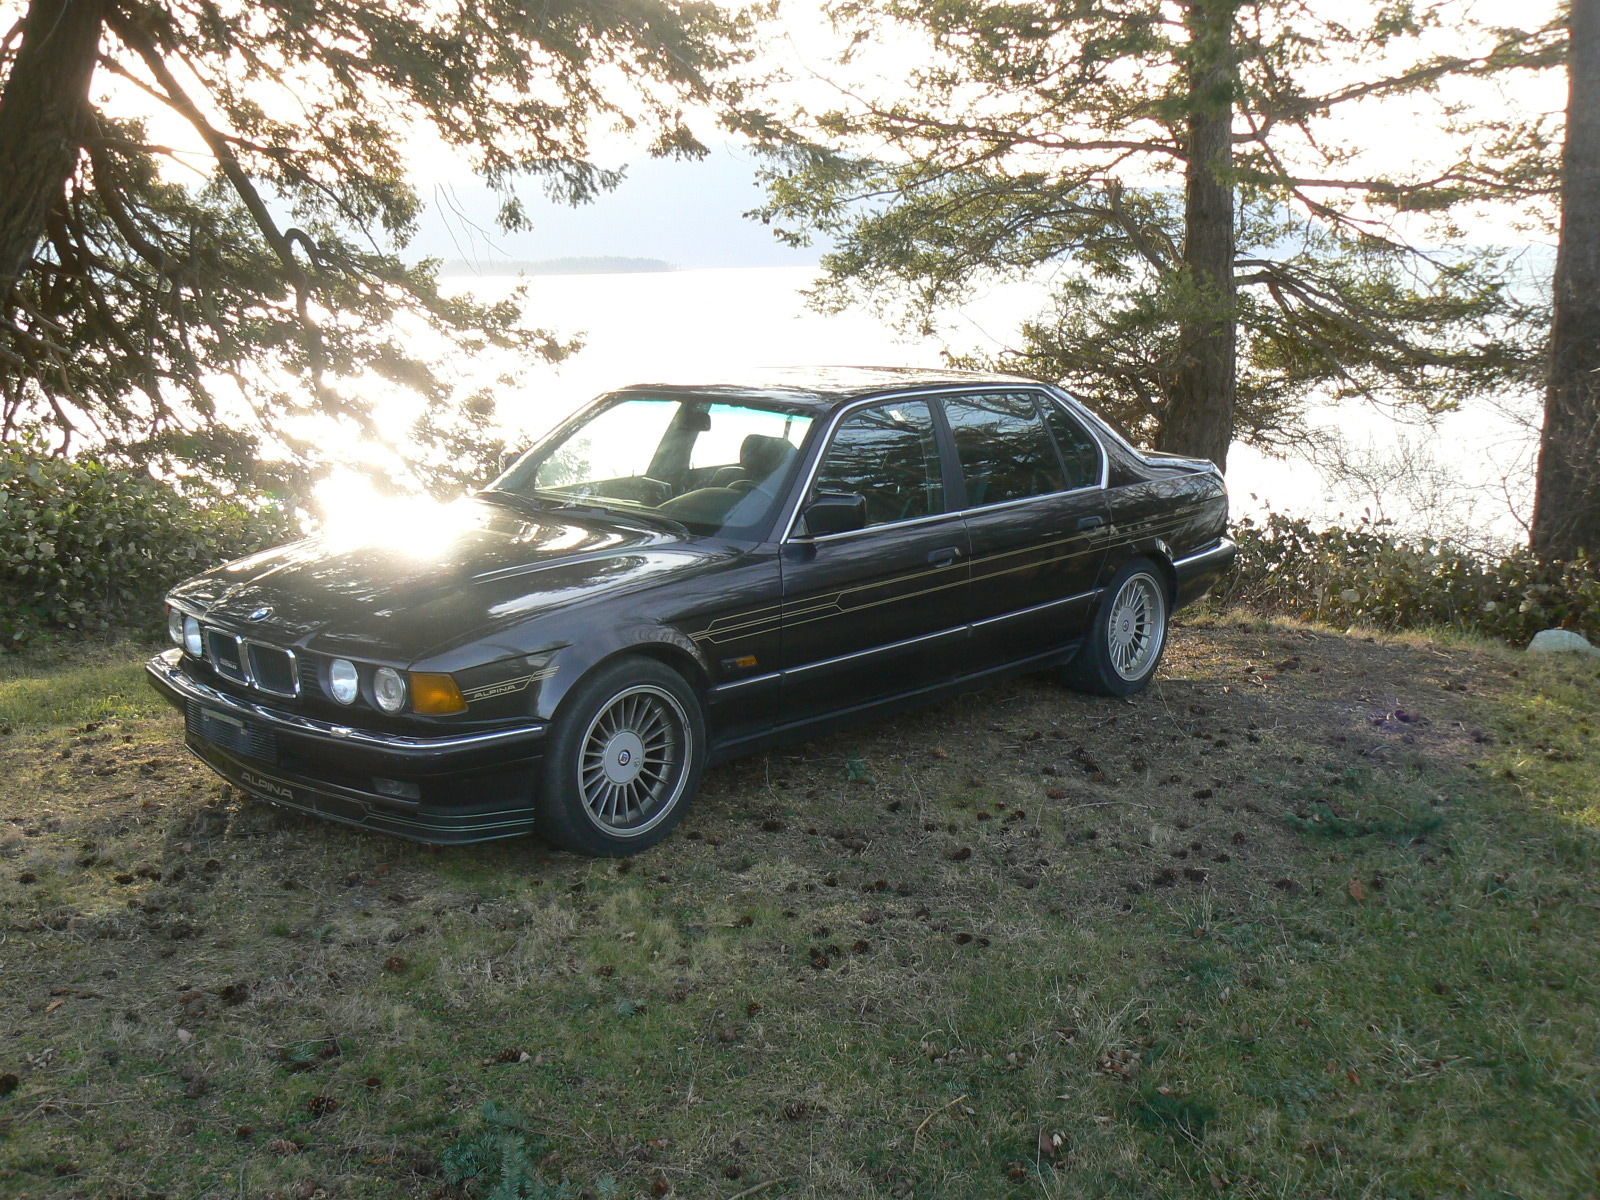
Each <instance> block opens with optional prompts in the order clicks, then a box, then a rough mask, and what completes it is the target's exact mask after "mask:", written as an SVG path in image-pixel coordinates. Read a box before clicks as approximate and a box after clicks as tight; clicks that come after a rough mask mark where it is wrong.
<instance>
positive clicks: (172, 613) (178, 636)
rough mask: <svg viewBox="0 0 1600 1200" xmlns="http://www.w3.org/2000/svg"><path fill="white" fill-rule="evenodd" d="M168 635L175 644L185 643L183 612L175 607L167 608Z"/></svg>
mask: <svg viewBox="0 0 1600 1200" xmlns="http://www.w3.org/2000/svg"><path fill="white" fill-rule="evenodd" d="M167 636H168V637H169V638H171V639H172V644H173V645H174V646H181V645H183V614H182V613H181V612H179V611H178V610H177V609H175V608H169V609H167Z"/></svg>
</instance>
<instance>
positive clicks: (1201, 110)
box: [1157, 0, 1239, 467]
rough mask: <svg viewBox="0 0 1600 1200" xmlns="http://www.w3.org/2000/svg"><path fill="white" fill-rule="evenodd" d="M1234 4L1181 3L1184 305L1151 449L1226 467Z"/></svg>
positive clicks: (1232, 340) (1215, 0)
mask: <svg viewBox="0 0 1600 1200" xmlns="http://www.w3.org/2000/svg"><path fill="white" fill-rule="evenodd" d="M1238 8H1239V0H1190V2H1189V4H1188V7H1187V10H1186V11H1185V13H1184V25H1185V27H1186V28H1187V29H1188V31H1189V56H1188V62H1187V64H1186V67H1185V79H1186V84H1187V88H1188V96H1189V116H1188V137H1187V155H1188V166H1187V168H1186V170H1185V173H1184V206H1183V208H1184V212H1183V216H1184V238H1183V266H1184V274H1185V277H1186V280H1187V282H1188V284H1189V287H1190V294H1189V295H1188V296H1186V297H1185V303H1186V304H1188V305H1190V306H1192V307H1191V308H1190V309H1189V310H1188V312H1189V315H1186V316H1185V318H1184V320H1183V321H1182V322H1181V324H1180V325H1179V328H1178V343H1179V347H1180V350H1179V353H1180V358H1179V362H1178V370H1177V375H1176V378H1175V379H1174V381H1173V386H1172V392H1171V395H1170V396H1169V397H1168V400H1167V411H1166V413H1165V415H1164V416H1163V418H1162V422H1161V433H1160V436H1159V437H1158V438H1157V445H1158V447H1159V448H1160V449H1162V450H1170V451H1173V452H1174V453H1177V454H1192V455H1195V456H1196V457H1199V458H1209V459H1210V460H1211V461H1212V462H1214V463H1216V464H1217V466H1219V467H1226V466H1227V460H1228V443H1229V442H1230V441H1232V440H1233V399H1234V369H1235V359H1236V354H1237V351H1236V341H1237V332H1236V329H1235V325H1234V299H1235V289H1234V282H1233V251H1234V245H1233V102H1234V94H1235V91H1236V87H1235V82H1236V80H1235V67H1234V61H1233V24H1234V14H1235V13H1236V12H1237V11H1238Z"/></svg>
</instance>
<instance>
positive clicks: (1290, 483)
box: [452, 267, 1537, 543]
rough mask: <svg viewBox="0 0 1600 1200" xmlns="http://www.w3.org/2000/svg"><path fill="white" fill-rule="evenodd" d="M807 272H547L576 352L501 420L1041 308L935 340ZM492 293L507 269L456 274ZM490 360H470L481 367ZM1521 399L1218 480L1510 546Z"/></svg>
mask: <svg viewBox="0 0 1600 1200" xmlns="http://www.w3.org/2000/svg"><path fill="white" fill-rule="evenodd" d="M813 275H814V272H813V269H812V268H809V267H745V268H726V269H718V270H695V271H672V272H661V273H647V274H618V275H572V276H544V277H540V278H535V279H533V280H531V281H530V285H529V292H530V295H529V300H528V306H527V310H528V313H529V316H530V318H531V320H532V321H533V322H534V323H536V324H539V325H541V326H545V327H548V328H551V329H554V330H557V331H559V332H561V333H563V334H573V333H579V332H581V333H583V334H584V337H585V343H586V344H585V348H584V349H583V350H582V351H580V352H579V353H578V354H577V355H576V356H574V357H573V358H571V359H569V360H568V361H567V362H566V363H564V364H562V365H561V366H559V367H556V368H549V367H545V368H538V369H535V370H531V371H529V372H528V373H527V375H526V379H525V383H524V388H525V390H524V391H523V392H522V394H520V395H511V394H506V393H504V392H502V398H501V402H500V416H501V419H502V420H503V421H504V422H505V424H506V425H507V426H508V427H510V428H513V429H516V430H518V431H519V432H520V433H522V434H524V435H526V436H533V435H535V434H537V433H539V432H541V431H542V430H543V429H545V428H547V427H549V426H550V425H551V424H553V423H554V422H556V421H557V420H559V419H560V418H561V417H563V416H565V415H566V414H567V413H568V412H570V411H571V410H573V409H574V408H576V407H578V405H580V404H582V403H583V402H584V401H585V400H587V399H589V398H590V397H592V396H594V395H595V394H596V393H598V392H601V391H604V390H606V389H607V388H610V387H616V386H619V385H622V384H627V383H638V382H648V381H656V380H670V379H675V378H685V377H692V376H694V375H696V374H699V375H702V376H704V375H714V376H723V377H726V376H729V375H735V374H737V373H738V372H739V371H740V369H741V368H751V367H760V366H776V365H805V364H830V363H832V364H859V365H875V366H939V365H941V363H942V358H941V355H942V353H943V352H944V351H946V350H951V351H954V352H963V351H969V350H973V349H977V350H993V349H997V348H999V347H1000V346H1001V345H1002V342H1003V338H1004V335H1005V334H1006V333H1007V332H1008V331H1010V330H1012V329H1015V328H1016V327H1017V325H1018V323H1019V322H1020V321H1021V320H1022V319H1023V318H1025V317H1027V316H1029V315H1032V314H1033V313H1034V312H1036V311H1037V310H1038V308H1039V306H1040V300H1041V297H1042V294H1043V293H1042V289H1040V288H1037V287H1035V286H1033V285H1025V284H1016V285H1007V286H1004V287H999V288H996V289H994V290H992V291H990V292H988V293H986V294H984V295H982V296H979V297H977V298H976V299H975V300H974V302H973V303H971V304H970V305H969V306H968V307H967V308H966V309H965V310H964V311H962V312H961V313H958V314H956V315H954V316H952V317H949V318H948V319H946V320H945V322H944V324H943V326H942V327H941V328H940V329H939V330H938V331H937V333H936V334H935V335H934V336H931V337H925V338H921V337H909V336H907V335H904V334H901V333H897V332H896V331H895V330H893V329H892V328H890V327H889V326H887V325H885V324H884V323H882V322H880V321H879V320H877V319H875V318H874V317H873V316H872V315H870V314H868V313H865V312H862V311H859V310H854V309H852V310H851V311H849V312H846V313H842V314H838V315H822V314H819V313H816V312H813V311H811V310H810V309H809V308H807V307H806V304H805V299H804V296H803V294H802V293H803V292H804V290H805V289H806V288H807V287H808V286H809V285H810V284H811V282H812V279H813ZM452 282H453V283H455V284H456V285H457V286H461V287H464V288H468V289H470V290H472V291H474V292H478V293H479V294H481V295H484V296H490V295H501V294H504V292H505V291H506V290H507V289H508V288H509V287H510V286H511V285H512V282H513V281H511V280H508V279H506V278H505V277H503V276H502V277H496V276H481V277H458V278H456V279H454V280H453V281H452ZM499 365H500V364H494V363H483V364H479V367H480V370H481V371H482V372H483V373H485V374H486V375H488V374H492V371H493V370H494V369H497V368H498V366H499ZM1531 411H1532V406H1531V405H1529V404H1527V403H1525V402H1524V403H1522V404H1517V403H1510V402H1502V403H1501V404H1500V405H1482V406H1479V407H1477V408H1475V409H1474V410H1473V411H1472V412H1469V413H1460V414H1453V415H1451V416H1450V417H1448V418H1445V419H1443V420H1441V421H1439V422H1436V423H1434V424H1431V425H1428V424H1415V423H1410V422H1406V421H1402V420H1397V419H1395V418H1394V417H1393V416H1392V415H1391V414H1388V413H1385V412H1382V411H1378V410H1375V409H1373V408H1371V407H1369V406H1366V405H1348V406H1343V407H1337V408H1336V407H1333V406H1326V407H1324V408H1322V409H1320V410H1318V411H1317V412H1315V413H1313V414H1312V425H1313V427H1314V432H1315V438H1314V439H1313V440H1312V441H1308V442H1307V443H1306V444H1305V445H1303V446H1301V447H1299V448H1297V450H1296V451H1295V452H1294V453H1291V454H1290V455H1289V456H1287V457H1284V458H1271V457H1268V456H1266V455H1263V454H1261V453H1259V452H1257V451H1254V450H1251V449H1250V448H1249V447H1246V446H1235V447H1234V448H1233V450H1232V451H1231V453H1230V458H1229V471H1228V478H1229V487H1230V490H1231V491H1232V493H1233V496H1234V504H1235V509H1236V511H1238V512H1239V513H1258V512H1259V511H1261V510H1262V509H1263V508H1268V507H1270V508H1272V509H1274V510H1277V511H1281V512H1288V513H1294V514H1298V515H1304V516H1309V517H1312V518H1317V519H1330V520H1331V519H1335V518H1337V517H1339V516H1340V515H1341V514H1342V515H1343V517H1344V518H1345V519H1346V520H1349V519H1353V518H1358V517H1359V516H1360V515H1361V514H1363V513H1367V514H1369V515H1371V516H1374V517H1385V518H1389V519H1392V520H1394V521H1395V522H1396V523H1397V524H1398V525H1399V526H1401V527H1402V528H1404V529H1406V530H1407V531H1408V532H1413V533H1433V534H1435V535H1448V536H1453V537H1458V538H1465V539H1468V540H1470V541H1472V542H1477V543H1482V542H1488V541H1501V542H1508V541H1509V542H1514V541H1518V540H1521V538H1522V536H1523V531H1522V528H1521V526H1520V524H1519V523H1518V520H1517V514H1519V513H1520V514H1522V515H1523V516H1526V514H1527V513H1528V511H1529V510H1530V507H1531V506H1530V504H1529V503H1528V497H1529V495H1530V494H1531V492H1530V480H1531V472H1532V465H1533V453H1534V450H1535V447H1536V444H1537V429H1536V427H1532V426H1530V424H1529V420H1528V414H1529V413H1530V412H1531Z"/></svg>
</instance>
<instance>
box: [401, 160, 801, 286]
mask: <svg viewBox="0 0 1600 1200" xmlns="http://www.w3.org/2000/svg"><path fill="white" fill-rule="evenodd" d="M757 165H758V164H757V162H756V159H755V157H754V155H752V154H751V152H750V151H749V150H748V149H745V148H743V147H739V146H729V145H722V146H718V147H717V148H715V149H714V150H713V151H712V153H711V155H710V156H709V157H708V158H705V159H703V160H701V161H699V162H679V161H675V160H666V159H651V158H647V157H641V159H640V160H639V161H634V162H631V163H629V164H628V167H627V176H626V177H625V178H624V180H623V182H622V183H621V185H620V186H618V187H617V188H616V189H615V190H614V191H611V192H607V193H604V194H602V195H601V196H600V197H599V198H598V199H596V200H595V201H594V202H593V203H590V204H585V205H580V206H579V207H577V208H573V207H569V206H567V205H565V204H557V203H554V202H552V201H549V200H545V199H544V198H543V197H542V196H539V195H538V194H537V193H534V194H533V195H532V196H530V202H529V205H528V207H529V211H530V213H531V215H532V217H533V224H534V228H533V229H532V230H530V231H528V232H523V233H506V232H504V231H503V230H500V229H498V228H496V226H495V219H494V217H495V209H496V207H497V203H496V201H495V198H494V196H493V195H492V193H490V191H489V190H488V189H487V188H486V187H484V186H483V185H482V184H480V183H478V182H477V181H476V180H472V179H471V177H470V176H467V177H465V178H466V179H467V180H468V182H465V183H463V182H461V179H462V178H463V177H462V176H459V175H458V176H455V177H454V179H453V180H452V179H446V178H435V179H428V178H420V179H419V180H418V187H419V189H420V191H421V193H422V195H423V198H424V199H425V200H426V202H427V205H428V208H427V211H426V213H425V214H424V215H423V218H422V221H421V223H420V226H419V228H418V231H417V236H416V237H415V239H414V240H413V241H412V243H411V245H410V246H409V247H407V253H408V255H412V256H415V257H419V258H439V259H443V260H445V261H446V262H450V261H452V260H464V261H465V262H466V263H467V264H469V265H471V266H477V267H480V268H484V269H492V268H493V266H494V265H495V263H496V262H497V261H504V260H507V259H521V260H534V261H537V260H542V259H552V258H573V257H590V256H618V257H628V258H652V259H659V260H662V261H664V262H667V263H670V264H671V265H672V266H675V267H680V268H699V267H782V266H797V265H803V264H810V263H815V262H816V261H817V258H818V253H819V251H818V250H817V248H815V247H807V248H800V249H795V248H791V247H787V246H784V245H782V244H781V243H779V242H778V241H777V239H775V238H774V237H773V236H772V232H771V230H769V229H767V228H766V227H765V226H763V225H761V224H759V223H758V222H755V221H751V220H746V219H745V217H744V214H745V213H746V212H747V211H749V210H750V209H752V208H754V207H756V205H758V204H760V203H761V199H762V192H761V189H760V187H759V186H758V185H757V183H756V180H755V173H756V169H757Z"/></svg>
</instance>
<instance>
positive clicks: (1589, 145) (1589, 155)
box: [1533, 0, 1600, 559]
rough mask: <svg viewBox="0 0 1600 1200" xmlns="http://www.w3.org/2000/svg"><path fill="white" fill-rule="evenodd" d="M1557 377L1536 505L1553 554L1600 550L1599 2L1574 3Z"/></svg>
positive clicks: (1543, 547)
mask: <svg viewBox="0 0 1600 1200" xmlns="http://www.w3.org/2000/svg"><path fill="white" fill-rule="evenodd" d="M1569 28H1570V30H1571V34H1572V41H1571V49H1570V50H1569V52H1568V58H1567V63H1568V66H1567V70H1568V73H1569V78H1568V85H1567V86H1568V91H1567V144H1566V148H1565V149H1564V151H1563V152H1562V156H1561V244H1560V248H1559V249H1558V250H1557V251H1556V276H1555V321H1554V324H1553V325H1552V327H1551V330H1550V378H1549V382H1548V384H1547V387H1546V391H1545V401H1544V434H1543V436H1542V437H1541V438H1540V441H1539V479H1538V485H1537V489H1536V493H1535V497H1534V506H1533V549H1534V553H1536V554H1538V555H1539V556H1540V557H1541V558H1546V559H1566V558H1576V557H1577V556H1578V554H1579V552H1580V551H1588V552H1589V553H1590V554H1591V555H1600V0H1573V5H1572V16H1571V22H1570V26H1569Z"/></svg>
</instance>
